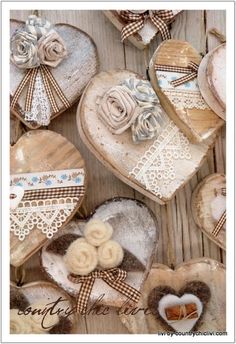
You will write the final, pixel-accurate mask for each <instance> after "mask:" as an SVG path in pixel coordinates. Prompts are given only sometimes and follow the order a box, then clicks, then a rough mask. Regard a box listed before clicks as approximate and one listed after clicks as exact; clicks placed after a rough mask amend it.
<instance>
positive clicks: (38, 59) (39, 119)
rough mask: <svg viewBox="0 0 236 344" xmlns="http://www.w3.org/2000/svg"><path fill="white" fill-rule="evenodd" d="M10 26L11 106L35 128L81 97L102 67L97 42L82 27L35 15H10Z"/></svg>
mask: <svg viewBox="0 0 236 344" xmlns="http://www.w3.org/2000/svg"><path fill="white" fill-rule="evenodd" d="M10 31H11V64H10V96H11V111H12V112H13V114H14V115H16V116H17V117H18V118H19V119H20V120H21V121H22V122H23V123H24V124H26V125H27V126H28V127H29V128H31V129H35V128H39V127H40V126H46V125H48V124H49V122H50V121H51V120H52V119H53V118H55V117H56V116H58V115H60V114H61V113H62V112H63V111H65V110H66V109H67V108H68V107H70V106H71V105H72V104H74V103H75V102H76V101H78V99H79V98H80V95H81V93H82V91H83V89H84V87H85V86H86V85H87V83H88V81H89V80H90V79H91V77H92V76H94V75H95V74H96V73H97V70H98V55H97V49H96V46H95V43H94V42H93V40H92V38H91V37H90V36H89V35H88V34H86V33H85V32H83V31H81V30H79V29H78V28H77V27H74V26H72V25H69V24H56V25H54V26H52V25H51V24H50V23H49V22H48V21H47V20H46V19H44V18H39V17H36V16H34V15H31V16H29V18H28V19H27V21H26V23H24V22H21V21H17V20H11V27H10ZM19 44H21V47H24V48H23V49H25V51H24V52H23V51H21V50H20V48H19V47H18V45H19ZM21 52H22V53H21Z"/></svg>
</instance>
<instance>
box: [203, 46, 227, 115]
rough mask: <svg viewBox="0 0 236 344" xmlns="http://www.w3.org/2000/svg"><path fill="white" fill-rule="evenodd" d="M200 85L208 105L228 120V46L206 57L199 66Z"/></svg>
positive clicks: (220, 47) (219, 47) (217, 48)
mask: <svg viewBox="0 0 236 344" xmlns="http://www.w3.org/2000/svg"><path fill="white" fill-rule="evenodd" d="M198 84H199V88H200V91H201V94H202V96H203V98H204V99H205V101H206V103H207V104H208V105H209V106H210V107H211V108H212V110H213V111H215V113H216V114H217V115H218V116H219V117H221V118H222V119H224V120H226V44H221V45H219V46H218V47H216V48H215V49H213V50H212V51H210V52H209V53H208V54H207V55H206V56H204V58H203V59H202V61H201V63H200V66H199V71H198Z"/></svg>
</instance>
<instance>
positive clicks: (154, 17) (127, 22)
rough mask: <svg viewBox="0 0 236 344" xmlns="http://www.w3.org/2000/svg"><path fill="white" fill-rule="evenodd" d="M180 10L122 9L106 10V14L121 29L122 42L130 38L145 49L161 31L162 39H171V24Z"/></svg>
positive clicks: (140, 47)
mask: <svg viewBox="0 0 236 344" xmlns="http://www.w3.org/2000/svg"><path fill="white" fill-rule="evenodd" d="M180 12H182V11H180V10H132V11H131V10H126V11H124V10H122V11H104V13H105V15H106V16H107V17H108V18H109V19H110V21H111V22H112V23H113V24H114V25H115V27H116V28H117V29H118V30H120V31H121V40H122V42H123V41H124V40H125V39H127V38H128V39H129V40H130V41H131V42H132V43H133V44H134V45H135V46H136V47H137V48H139V49H144V48H145V46H147V45H148V44H150V42H151V41H152V39H153V38H154V37H155V36H156V35H157V34H158V33H160V35H161V38H162V40H165V39H169V38H170V37H171V35H170V30H169V29H170V28H169V25H170V24H171V23H172V22H173V21H174V20H175V18H176V16H177V15H178V14H179V13H180Z"/></svg>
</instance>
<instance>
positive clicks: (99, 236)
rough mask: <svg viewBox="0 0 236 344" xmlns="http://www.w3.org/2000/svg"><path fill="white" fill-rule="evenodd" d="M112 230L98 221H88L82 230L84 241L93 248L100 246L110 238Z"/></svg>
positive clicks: (109, 226) (106, 224)
mask: <svg viewBox="0 0 236 344" xmlns="http://www.w3.org/2000/svg"><path fill="white" fill-rule="evenodd" d="M112 233H113V228H112V226H111V225H110V224H109V223H107V222H103V221H101V220H99V219H92V220H90V221H89V222H88V223H87V224H86V226H85V229H84V236H85V239H86V240H87V241H88V243H89V244H91V245H93V246H100V245H101V244H103V243H104V242H105V241H107V240H109V239H110V238H111V236H112Z"/></svg>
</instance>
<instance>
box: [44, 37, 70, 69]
mask: <svg viewBox="0 0 236 344" xmlns="http://www.w3.org/2000/svg"><path fill="white" fill-rule="evenodd" d="M38 56H39V60H40V63H41V64H45V65H47V66H50V67H57V66H58V65H59V63H60V62H61V61H62V60H63V59H64V57H66V56H67V50H66V47H65V43H64V41H63V39H62V38H61V37H60V36H59V35H58V33H57V32H56V31H55V30H50V31H49V32H48V33H47V34H46V35H44V36H42V37H41V38H40V39H39V41H38Z"/></svg>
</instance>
